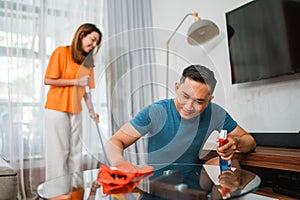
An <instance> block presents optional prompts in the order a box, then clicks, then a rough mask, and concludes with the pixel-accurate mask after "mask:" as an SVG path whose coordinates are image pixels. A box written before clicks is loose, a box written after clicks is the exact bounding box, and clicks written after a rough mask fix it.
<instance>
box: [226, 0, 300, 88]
mask: <svg viewBox="0 0 300 200" xmlns="http://www.w3.org/2000/svg"><path fill="white" fill-rule="evenodd" d="M225 15H226V23H227V33H228V48H229V57H230V65H231V80H232V84H236V83H244V82H250V81H258V80H262V79H268V78H273V77H277V76H282V75H287V74H288V75H290V74H295V73H299V72H300V0H255V1H251V2H249V3H247V4H245V5H243V6H241V7H238V8H236V9H234V10H231V11H229V12H227V13H226V14H225Z"/></svg>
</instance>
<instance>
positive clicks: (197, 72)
mask: <svg viewBox="0 0 300 200" xmlns="http://www.w3.org/2000/svg"><path fill="white" fill-rule="evenodd" d="M186 78H190V79H192V80H194V81H197V82H200V83H204V84H206V85H208V86H209V88H210V95H212V94H213V92H214V90H215V87H216V84H217V80H216V79H215V75H214V72H213V71H211V70H210V69H208V68H207V67H204V66H202V65H190V66H188V67H187V68H185V69H184V70H183V72H182V76H181V79H180V83H184V81H185V79H186Z"/></svg>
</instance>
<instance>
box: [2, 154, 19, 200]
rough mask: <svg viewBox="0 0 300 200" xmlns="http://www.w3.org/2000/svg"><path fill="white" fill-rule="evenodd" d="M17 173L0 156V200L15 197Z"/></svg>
mask: <svg viewBox="0 0 300 200" xmlns="http://www.w3.org/2000/svg"><path fill="white" fill-rule="evenodd" d="M17 193H18V188H17V173H16V172H15V170H14V169H13V168H12V167H11V166H10V165H9V163H8V162H7V161H5V160H4V159H3V158H2V157H1V156H0V200H4V199H9V200H12V199H17Z"/></svg>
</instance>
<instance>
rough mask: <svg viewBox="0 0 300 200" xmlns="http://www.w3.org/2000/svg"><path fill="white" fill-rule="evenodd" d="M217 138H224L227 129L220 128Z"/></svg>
mask: <svg viewBox="0 0 300 200" xmlns="http://www.w3.org/2000/svg"><path fill="white" fill-rule="evenodd" d="M219 138H221V139H226V138H227V130H221V131H220V135H219Z"/></svg>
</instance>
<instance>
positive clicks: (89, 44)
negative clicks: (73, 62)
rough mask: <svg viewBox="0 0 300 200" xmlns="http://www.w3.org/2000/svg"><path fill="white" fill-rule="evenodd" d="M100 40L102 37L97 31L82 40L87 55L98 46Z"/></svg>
mask: <svg viewBox="0 0 300 200" xmlns="http://www.w3.org/2000/svg"><path fill="white" fill-rule="evenodd" d="M99 39H100V35H99V33H97V32H96V31H94V32H91V33H90V34H88V35H86V36H84V37H83V38H82V50H83V51H84V52H86V53H89V52H91V51H92V50H93V49H94V48H95V47H96V46H97V43H98V41H99Z"/></svg>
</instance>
